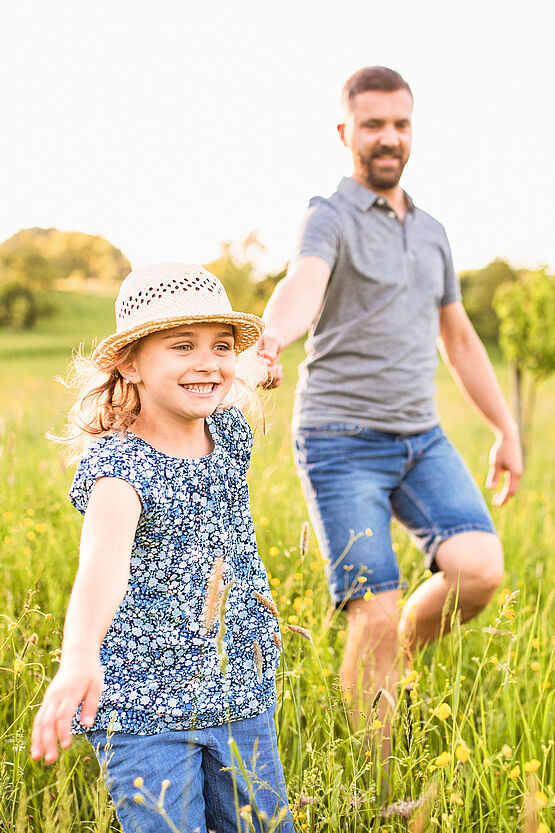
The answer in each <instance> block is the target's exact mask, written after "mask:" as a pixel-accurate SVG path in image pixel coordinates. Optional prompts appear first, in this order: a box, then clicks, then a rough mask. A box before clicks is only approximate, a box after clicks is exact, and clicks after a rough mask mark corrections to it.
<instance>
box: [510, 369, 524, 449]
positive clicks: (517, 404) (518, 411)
mask: <svg viewBox="0 0 555 833" xmlns="http://www.w3.org/2000/svg"><path fill="white" fill-rule="evenodd" d="M511 369H512V387H513V391H512V393H513V413H514V415H515V419H516V424H517V426H518V434H519V437H520V444H521V446H522V456H523V458H524V454H525V440H526V438H525V436H524V425H523V419H522V369H521V367H520V365H519V363H518V362H513V363H512V365H511Z"/></svg>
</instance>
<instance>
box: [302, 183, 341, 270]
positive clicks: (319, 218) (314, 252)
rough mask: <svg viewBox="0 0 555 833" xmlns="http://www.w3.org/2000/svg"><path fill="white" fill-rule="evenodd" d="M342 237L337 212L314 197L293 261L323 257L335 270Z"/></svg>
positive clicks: (328, 204) (309, 205) (324, 201)
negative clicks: (302, 258)
mask: <svg viewBox="0 0 555 833" xmlns="http://www.w3.org/2000/svg"><path fill="white" fill-rule="evenodd" d="M340 237H341V226H340V218H339V214H338V212H337V210H336V209H335V208H334V207H333V206H332V205H330V203H329V202H328V200H325V199H324V198H323V197H313V198H312V199H311V200H310V202H309V204H308V211H307V212H306V214H305V216H304V219H303V222H302V223H301V227H300V229H299V233H298V236H297V244H296V246H295V250H294V252H293V260H297V259H298V258H301V257H321V258H322V260H325V261H326V263H327V264H328V266H329V267H330V269H333V268H334V266H335V264H336V262H337V258H338V256H339V241H340Z"/></svg>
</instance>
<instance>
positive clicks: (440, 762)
mask: <svg viewBox="0 0 555 833" xmlns="http://www.w3.org/2000/svg"><path fill="white" fill-rule="evenodd" d="M450 760H451V753H450V752H442V753H441V755H438V756H437V758H436V759H435V761H434V764H435V765H436V766H447V764H448V763H449V761H450Z"/></svg>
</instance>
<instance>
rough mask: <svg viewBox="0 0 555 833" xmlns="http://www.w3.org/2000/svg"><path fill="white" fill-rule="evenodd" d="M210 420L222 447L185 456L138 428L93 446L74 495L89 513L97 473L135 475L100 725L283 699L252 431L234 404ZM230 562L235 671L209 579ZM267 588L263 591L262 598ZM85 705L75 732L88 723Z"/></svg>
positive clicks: (153, 721) (158, 723)
mask: <svg viewBox="0 0 555 833" xmlns="http://www.w3.org/2000/svg"><path fill="white" fill-rule="evenodd" d="M207 424H208V427H209V430H210V433H211V435H212V439H213V441H214V450H213V452H212V453H211V454H209V455H207V456H206V457H201V458H198V459H191V460H186V459H180V458H176V457H170V456H168V455H166V454H163V453H162V452H160V451H157V450H156V449H154V448H153V447H152V446H151V445H149V444H148V443H147V442H145V441H144V440H142V439H141V438H139V437H137V436H136V435H135V434H133V433H132V432H130V431H129V432H127V433H126V434H125V435H124V436H123V437H122V436H121V435H120V434H110V435H109V436H106V437H103V438H101V439H100V440H98V441H96V442H95V443H93V444H92V445H91V446H90V447H89V448H88V449H87V451H86V452H85V454H84V456H83V458H82V459H81V460H80V462H79V465H78V468H77V471H76V474H75V478H74V480H73V484H72V486H71V490H70V493H69V498H70V500H71V502H72V503H73V504H74V506H75V507H76V508H77V509H79V511H80V512H83V513H84V512H85V509H86V507H87V503H88V500H89V497H90V494H91V491H92V488H93V486H94V484H95V482H96V480H97V479H98V478H99V477H116V478H120V479H122V480H125V481H127V482H128V483H130V484H131V485H132V486H133V488H134V489H135V490H136V492H137V494H138V496H139V498H140V500H141V504H142V510H141V514H140V518H139V522H138V525H137V530H136V534H135V540H134V543H133V548H132V554H131V566H130V576H129V582H128V586H127V591H126V593H125V597H124V599H123V601H122V602H121V604H120V606H119V607H118V609H117V611H116V613H115V616H114V619H113V621H112V624H111V626H110V628H109V630H108V633H107V634H106V637H105V639H104V641H103V643H102V646H101V649H100V661H101V664H102V666H103V669H104V689H103V692H102V698H101V701H100V706H99V709H98V713H97V717H96V721H95V724H94V726H93V727H92V730H96V729H106V728H108V726H110V727H111V728H112V729H113V730H114V731H117V732H129V733H135V734H141V735H143V734H155V733H158V732H162V731H167V730H173V729H176V730H179V729H192V728H197V727H198V728H207V727H210V726H218V725H222V724H223V723H226V722H227V721H228V720H239V719H243V718H248V717H254V716H255V715H258V714H261V713H262V712H263V711H264V710H265V709H266V708H268V706H270V705H271V704H272V703H273V702H274V701H275V696H276V693H275V671H276V668H277V665H278V663H279V649H278V647H277V643H278V642H279V639H277V635H278V634H279V624H278V622H277V620H276V618H275V617H274V616H273V614H272V612H271V604H270V605H268V606H266V605H265V604H264V597H266V598H267V599H268V600H270V601H271V595H270V589H269V586H268V578H267V575H266V571H265V569H264V566H263V564H262V562H261V560H260V557H259V555H258V552H257V547H256V537H255V531H254V525H253V521H252V515H251V512H250V505H249V495H248V488H247V483H246V479H245V475H246V471H247V469H248V466H249V462H250V452H251V446H252V433H251V430H250V427H249V425H248V423H247V421H246V420H245V418H244V417H243V415H242V414H241V412H240V411H239V410H238V409H237V408H230V409H229V410H225V411H221V412H216V413H214V414H213V415H212V416H211V417H208V419H207ZM218 557H220V558H221V559H223V563H224V568H223V577H222V581H221V584H220V591H219V599H220V602H221V600H222V589H221V588H222V587H223V586H225V585H227V584H229V583H230V582H231V587H230V589H229V595H228V598H227V603H226V606H225V613H224V621H225V627H226V633H225V638H224V647H225V654H226V655H227V668H226V669H225V671H222V670H221V662H220V661H221V654H222V652H221V650H220V652H218V646H217V637H218V631H219V626H220V624H219V620H218V616H217V615H216V616H215V617H214V621H213V622H212V623H210V622H209V623H208V626H207V623H206V621H205V619H206V617H205V604H206V593H207V586H208V580H209V577H210V575H211V571H212V570H213V565H214V561H215V559H217V558H218ZM261 597H262V600H261ZM84 731H85V730H84V728H83V727H82V726H81V724H80V723H79V711H78V712H77V714H76V716H75V719H74V721H73V732H74V733H80V732H84Z"/></svg>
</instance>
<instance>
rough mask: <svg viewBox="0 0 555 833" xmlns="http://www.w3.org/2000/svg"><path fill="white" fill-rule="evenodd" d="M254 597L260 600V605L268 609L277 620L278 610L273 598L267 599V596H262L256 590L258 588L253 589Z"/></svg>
mask: <svg viewBox="0 0 555 833" xmlns="http://www.w3.org/2000/svg"><path fill="white" fill-rule="evenodd" d="M254 597H255V599H256V600H257V601H258V602H260V604H261V605H262V607H265V608H266V610H269V611H270V613H271V614H272V616H275V618H276V619H278V620H279V610H278V607H277V604H276V603H275V602H274V600H273V599H268V597H267V596H263V595H262V593H259V592H258V590H255V591H254Z"/></svg>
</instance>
